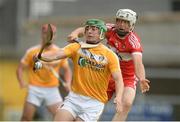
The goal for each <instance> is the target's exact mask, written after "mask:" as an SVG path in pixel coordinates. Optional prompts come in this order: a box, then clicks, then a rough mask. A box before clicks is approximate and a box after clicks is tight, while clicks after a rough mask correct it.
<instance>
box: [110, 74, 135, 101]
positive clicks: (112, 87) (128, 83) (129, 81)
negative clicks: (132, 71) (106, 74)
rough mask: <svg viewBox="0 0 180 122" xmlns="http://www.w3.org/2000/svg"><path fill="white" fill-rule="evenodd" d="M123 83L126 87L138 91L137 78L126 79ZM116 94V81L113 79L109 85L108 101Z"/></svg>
mask: <svg viewBox="0 0 180 122" xmlns="http://www.w3.org/2000/svg"><path fill="white" fill-rule="evenodd" d="M123 82H124V87H131V88H133V89H136V84H137V80H136V78H134V77H133V78H124V79H123ZM114 92H115V81H114V80H113V79H112V78H111V79H110V80H109V85H108V90H107V95H108V100H110V99H111V97H112V96H113V93H114Z"/></svg>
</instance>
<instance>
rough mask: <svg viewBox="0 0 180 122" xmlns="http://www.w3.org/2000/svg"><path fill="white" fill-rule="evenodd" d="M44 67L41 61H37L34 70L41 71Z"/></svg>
mask: <svg viewBox="0 0 180 122" xmlns="http://www.w3.org/2000/svg"><path fill="white" fill-rule="evenodd" d="M42 66H43V65H42V63H41V61H36V62H35V63H34V68H35V70H39V69H41V68H42Z"/></svg>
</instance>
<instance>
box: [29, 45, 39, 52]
mask: <svg viewBox="0 0 180 122" xmlns="http://www.w3.org/2000/svg"><path fill="white" fill-rule="evenodd" d="M39 49H40V45H34V46H32V47H30V48H28V49H27V50H26V53H31V52H36V51H38V50H39Z"/></svg>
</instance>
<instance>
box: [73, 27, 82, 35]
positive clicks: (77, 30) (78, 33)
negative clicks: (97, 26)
mask: <svg viewBox="0 0 180 122" xmlns="http://www.w3.org/2000/svg"><path fill="white" fill-rule="evenodd" d="M71 34H72V35H76V36H77V37H82V36H84V27H80V28H77V29H76V30H74V31H73V32H72V33H71Z"/></svg>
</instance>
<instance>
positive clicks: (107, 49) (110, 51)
mask: <svg viewBox="0 0 180 122" xmlns="http://www.w3.org/2000/svg"><path fill="white" fill-rule="evenodd" d="M103 50H104V51H106V52H107V55H115V56H116V54H115V53H114V52H113V51H112V50H111V49H110V48H108V47H107V46H106V45H103Z"/></svg>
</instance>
